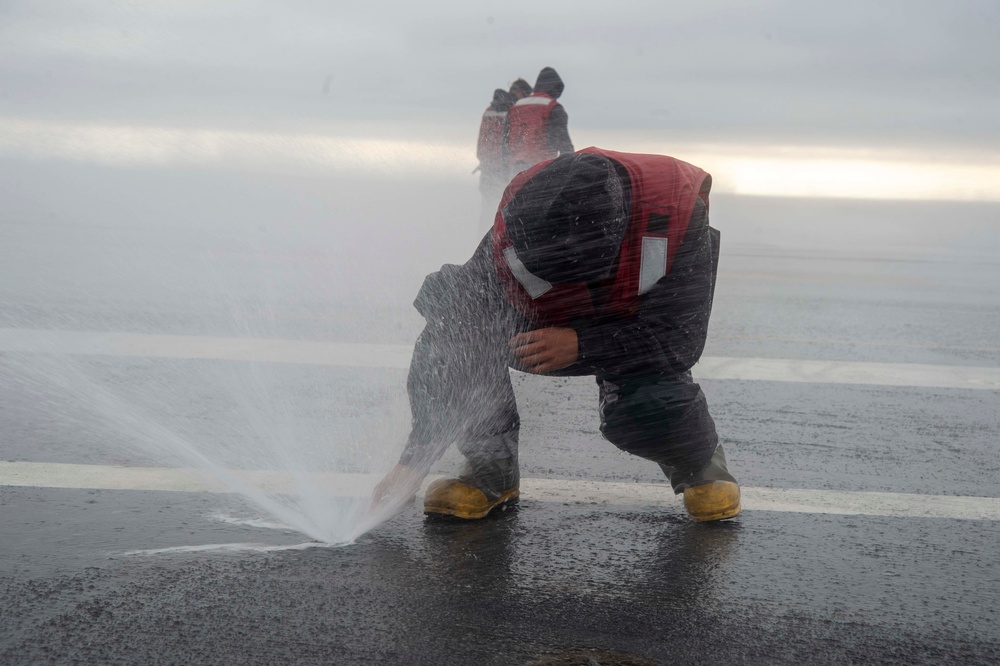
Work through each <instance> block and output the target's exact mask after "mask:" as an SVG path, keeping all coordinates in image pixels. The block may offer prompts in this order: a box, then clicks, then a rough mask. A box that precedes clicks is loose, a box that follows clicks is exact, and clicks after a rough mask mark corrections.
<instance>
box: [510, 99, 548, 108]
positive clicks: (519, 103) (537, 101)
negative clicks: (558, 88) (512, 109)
mask: <svg viewBox="0 0 1000 666" xmlns="http://www.w3.org/2000/svg"><path fill="white" fill-rule="evenodd" d="M554 102H555V100H554V99H553V98H551V97H525V98H524V99H519V100H517V101H516V102H514V106H529V105H534V104H541V105H545V104H552V103H554Z"/></svg>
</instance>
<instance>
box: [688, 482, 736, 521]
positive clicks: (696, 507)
mask: <svg viewBox="0 0 1000 666" xmlns="http://www.w3.org/2000/svg"><path fill="white" fill-rule="evenodd" d="M684 508H686V509H687V512H688V515H690V516H691V517H692V518H693V519H695V520H697V521H698V522H702V523H707V522H710V521H713V520H725V519H727V518H735V517H736V516H738V515H740V509H741V507H740V485H739V484H738V483H733V482H732V481H712V482H710V483H703V484H701V485H699V486H692V487H690V488H685V489H684Z"/></svg>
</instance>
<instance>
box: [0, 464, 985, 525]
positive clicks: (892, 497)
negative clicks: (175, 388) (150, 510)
mask: <svg viewBox="0 0 1000 666" xmlns="http://www.w3.org/2000/svg"><path fill="white" fill-rule="evenodd" d="M232 473H233V474H234V475H235V476H238V477H240V478H241V479H243V480H245V481H247V482H248V483H250V484H251V485H253V486H255V487H258V488H260V489H262V490H265V491H267V492H282V491H288V490H289V489H291V488H292V487H293V478H292V476H291V475H290V474H287V473H278V472H262V471H233V472H232ZM311 478H312V480H313V481H314V482H315V484H316V488H317V489H318V490H320V491H323V492H329V493H331V494H333V495H338V496H352V497H357V496H365V495H367V494H368V493H370V492H371V489H372V488H373V487H374V485H375V483H376V482H377V481H378V479H379V478H380V477H379V476H378V475H375V474H315V475H311ZM432 480H433V478H428V479H427V481H426V482H425V487H426V483H430V482H431V481H432ZM0 487H34V488H68V489H86V490H91V489H104V490H139V491H175V492H229V489H227V487H226V486H225V485H224V484H223V483H222V482H221V481H213V480H210V479H206V478H204V477H202V476H200V475H199V473H198V472H196V471H194V470H190V469H175V468H166V467H115V466H109V465H78V464H66V463H35V462H3V461H0ZM521 496H522V498H523V499H525V500H533V501H540V502H566V503H573V504H597V505H606V506H614V507H629V506H632V507H656V506H671V507H674V508H676V507H678V506H679V504H680V498H678V497H677V496H675V495H674V494H673V492H672V490H671V489H670V487H669V486H668V485H667V484H666V483H619V482H607V481H591V480H577V479H542V478H528V479H522V481H521ZM743 507H744V510H746V511H782V512H792V513H818V514H839V515H865V516H891V517H897V518H950V519H954V520H993V521H1000V498H996V497H967V496H951V495H916V494H907V493H881V492H852V491H838V490H810V489H791V488H743Z"/></svg>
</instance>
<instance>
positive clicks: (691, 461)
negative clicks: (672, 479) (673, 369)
mask: <svg viewBox="0 0 1000 666" xmlns="http://www.w3.org/2000/svg"><path fill="white" fill-rule="evenodd" d="M601 434H602V435H604V437H605V438H606V439H607V440H608V441H610V442H611V443H612V444H614V445H615V446H617V447H618V448H619V449H621V450H622V451H625V452H627V453H631V454H632V455H635V456H639V457H641V458H645V459H647V460H652V461H653V462H656V463H659V464H661V465H667V466H669V467H673V468H675V469H678V470H682V471H691V472H694V471H697V470H700V469H702V468H704V467H705V466H706V465H708V464H709V462H710V461H711V459H712V454H713V453H714V452H715V447H716V446H717V445H718V443H719V437H718V434H717V433H716V430H715V422H714V421H713V420H712V416H711V415H710V414H709V412H708V402H707V401H706V399H705V394H704V393H702V391H701V388H700V387H699V386H698V385H697V384H694V383H684V384H680V383H676V384H675V383H667V382H657V383H654V384H647V385H644V386H640V387H638V388H635V389H631V390H625V391H621V392H615V393H613V394H608V395H605V396H604V397H603V398H602V401H601Z"/></svg>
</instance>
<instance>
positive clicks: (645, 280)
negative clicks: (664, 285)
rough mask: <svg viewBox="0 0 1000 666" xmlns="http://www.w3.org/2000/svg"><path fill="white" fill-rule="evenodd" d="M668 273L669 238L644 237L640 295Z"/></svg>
mask: <svg viewBox="0 0 1000 666" xmlns="http://www.w3.org/2000/svg"><path fill="white" fill-rule="evenodd" d="M666 274H667V239H666V238H658V237H656V236H643V237H642V258H641V259H640V260H639V295H640V296H642V295H643V294H645V293H646V292H647V291H649V290H650V289H652V288H653V286H654V285H655V284H656V283H657V282H659V281H660V278H662V277H663V276H664V275H666Z"/></svg>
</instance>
